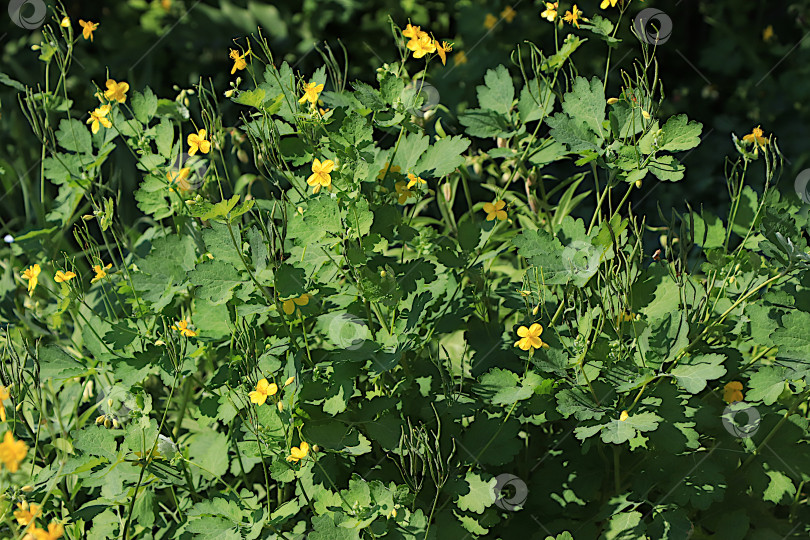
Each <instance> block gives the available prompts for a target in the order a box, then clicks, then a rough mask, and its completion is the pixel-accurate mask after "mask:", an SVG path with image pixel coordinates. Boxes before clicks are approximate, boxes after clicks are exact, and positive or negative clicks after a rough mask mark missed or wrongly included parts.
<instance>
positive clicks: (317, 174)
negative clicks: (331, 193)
mask: <svg viewBox="0 0 810 540" xmlns="http://www.w3.org/2000/svg"><path fill="white" fill-rule="evenodd" d="M334 168H335V162H334V161H332V160H331V159H327V160H325V161H324V162H323V163H321V160H319V159H318V158H315V159H314V160H313V161H312V174H311V175H310V176H309V178H307V184H309V185H310V186H315V188H314V189H313V190H312V192H313V193H318V192H319V191H320V190H321V188H322V187H325V188H331V187H332V177H331V176H330V175H329V173H331V172H332V170H333V169H334Z"/></svg>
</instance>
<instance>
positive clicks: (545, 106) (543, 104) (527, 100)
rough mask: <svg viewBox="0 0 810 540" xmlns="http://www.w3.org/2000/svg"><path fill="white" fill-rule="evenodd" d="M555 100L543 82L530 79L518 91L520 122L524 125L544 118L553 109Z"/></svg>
mask: <svg viewBox="0 0 810 540" xmlns="http://www.w3.org/2000/svg"><path fill="white" fill-rule="evenodd" d="M556 98H557V96H555V95H554V93H553V92H551V91H550V89H549V87H548V84H546V82H545V81H544V80H542V79H540V80H538V79H532V80H531V81H529V82H528V83H527V84H526V85H525V86H524V87H523V89H522V90H521V91H520V100H519V101H518V111H519V112H520V121H521V122H523V123H524V124H525V123H526V122H532V121H534V120H540V119H542V118H544V117H546V116H547V115H548V114H549V113H550V112H551V111H552V110H553V109H554V102H555V101H556Z"/></svg>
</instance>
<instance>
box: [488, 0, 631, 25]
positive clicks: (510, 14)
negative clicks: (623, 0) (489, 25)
mask: <svg viewBox="0 0 810 540" xmlns="http://www.w3.org/2000/svg"><path fill="white" fill-rule="evenodd" d="M615 1H616V0H614V2H615ZM516 16H517V11H515V10H514V9H512V6H506V7H505V8H504V9H503V11H501V17H503V18H504V19H506V22H508V23H510V22H512V21H513V20H515V17H516Z"/></svg>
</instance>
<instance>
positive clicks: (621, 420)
mask: <svg viewBox="0 0 810 540" xmlns="http://www.w3.org/2000/svg"><path fill="white" fill-rule="evenodd" d="M605 1H607V0H605ZM628 418H630V414H628V412H627V411H622V414H621V415H619V421H620V422H624V421H625V420H627V419H628Z"/></svg>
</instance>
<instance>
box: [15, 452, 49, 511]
mask: <svg viewBox="0 0 810 540" xmlns="http://www.w3.org/2000/svg"><path fill="white" fill-rule="evenodd" d="M27 451H28V450H27V449H26V452H27ZM17 508H18V509H19V510H14V517H15V518H16V519H17V523H19V524H20V525H22V526H23V527H24V526H26V525H28V524H29V523H31V522H32V521H33V522H34V523H36V519H37V518H38V517H39V516H41V515H42V507H41V506H40V505H38V504H34V503H31V504H30V505H29V504H28V501H23V502H21V503H17Z"/></svg>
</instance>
